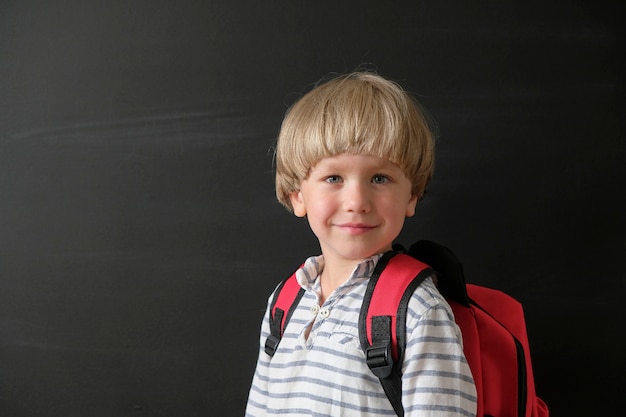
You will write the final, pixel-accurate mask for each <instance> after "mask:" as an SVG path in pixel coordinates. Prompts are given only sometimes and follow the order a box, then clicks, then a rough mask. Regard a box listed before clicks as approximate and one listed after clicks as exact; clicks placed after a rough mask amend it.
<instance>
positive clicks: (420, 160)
mask: <svg viewBox="0 0 626 417" xmlns="http://www.w3.org/2000/svg"><path fill="white" fill-rule="evenodd" d="M433 136H434V135H433V133H432V132H431V129H430V126H429V123H428V122H427V119H426V115H425V112H424V111H423V110H422V109H421V107H420V106H419V104H418V103H417V101H416V100H415V99H414V98H413V97H412V96H410V95H409V94H408V93H407V92H406V91H404V90H403V89H402V88H401V87H400V86H399V85H398V84H396V83H395V82H393V81H390V80H387V79H385V78H383V77H381V76H380V75H377V74H375V73H371V72H354V73H351V74H347V75H343V76H339V77H336V78H333V79H331V80H330V81H327V82H325V83H323V84H321V85H318V86H317V87H315V88H314V89H313V90H311V91H310V92H309V93H307V94H305V95H304V96H303V97H302V98H300V99H299V100H298V101H297V102H296V103H295V104H294V105H293V106H292V107H291V108H290V109H289V110H288V112H287V114H286V115H285V118H284V120H283V123H282V126H281V129H280V134H279V136H278V143H277V145H276V155H275V157H276V196H277V197H278V200H279V201H280V202H281V203H282V204H283V205H284V206H285V207H286V208H287V209H288V210H290V211H291V210H292V209H293V208H292V206H291V201H290V199H289V194H290V193H292V192H294V191H298V190H299V189H300V183H301V181H302V180H304V179H306V178H307V177H308V175H309V172H310V170H311V168H312V167H314V166H315V164H317V162H319V161H320V160H321V159H323V158H326V157H330V156H335V155H339V154H342V153H348V154H358V155H372V156H377V157H381V158H386V159H388V160H389V161H391V162H393V163H394V164H396V165H398V166H399V167H400V168H401V169H402V171H403V172H404V174H405V175H406V176H407V178H408V179H409V180H410V181H411V184H412V193H413V195H415V196H417V198H418V199H419V198H421V197H422V195H423V194H424V190H425V189H426V185H427V184H428V181H429V180H430V178H431V176H432V172H433V168H434V137H433Z"/></svg>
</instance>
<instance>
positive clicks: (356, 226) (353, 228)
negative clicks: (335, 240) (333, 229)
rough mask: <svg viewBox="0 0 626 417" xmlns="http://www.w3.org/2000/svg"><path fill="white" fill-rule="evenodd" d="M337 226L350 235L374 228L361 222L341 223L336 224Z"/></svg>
mask: <svg viewBox="0 0 626 417" xmlns="http://www.w3.org/2000/svg"><path fill="white" fill-rule="evenodd" d="M337 227H339V228H340V229H341V230H343V231H345V232H347V233H348V234H351V235H360V234H363V233H367V232H369V231H370V230H373V229H375V228H376V226H371V225H368V224H363V223H343V224H338V225H337Z"/></svg>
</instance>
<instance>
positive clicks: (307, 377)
mask: <svg viewBox="0 0 626 417" xmlns="http://www.w3.org/2000/svg"><path fill="white" fill-rule="evenodd" d="M380 256H381V255H374V256H373V257H371V258H368V259H366V260H365V261H363V262H362V263H360V264H359V265H358V266H357V267H356V268H355V270H354V271H353V272H352V274H351V275H350V278H349V279H348V280H347V281H346V282H344V283H343V284H342V285H341V286H340V287H338V288H337V289H336V290H335V291H334V292H333V293H332V294H331V295H330V296H329V297H328V299H327V300H326V301H325V302H324V304H323V305H322V306H320V305H319V296H320V280H319V275H320V273H321V271H322V269H323V267H324V259H323V257H322V256H318V257H311V258H309V259H308V260H307V261H306V262H305V264H304V266H303V267H302V268H301V269H299V270H298V271H297V272H296V278H297V280H298V283H299V284H300V285H301V286H302V287H303V288H304V289H305V290H306V292H305V294H304V296H303V297H302V299H301V301H300V303H299V305H298V307H297V309H296V310H295V311H294V313H293V316H292V317H291V320H290V321H289V323H288V325H287V327H286V328H285V332H284V335H283V338H282V340H281V342H280V344H279V346H278V349H277V351H276V353H275V354H274V356H273V357H270V356H268V355H267V354H266V353H265V351H264V346H265V340H266V339H267V337H268V336H269V334H270V332H269V319H268V314H269V305H268V311H266V313H265V317H264V319H263V324H262V326H261V338H260V341H261V343H260V353H259V358H258V362H257V367H256V371H255V374H254V377H253V380H252V387H251V388H250V394H249V398H248V404H247V408H246V416H247V417H265V416H282V417H296V416H316V417H321V416H329V417H330V416H332V417H350V416H361V417H362V416H394V415H395V412H394V410H393V407H392V406H391V403H390V402H389V400H388V399H387V397H386V396H385V393H384V391H383V389H382V386H381V384H380V381H379V380H378V378H377V377H376V376H374V374H373V373H372V371H370V369H369V368H368V366H367V364H366V362H365V354H364V353H363V350H362V349H361V345H360V342H359V335H358V320H359V312H360V309H361V303H362V301H363V296H364V294H365V290H366V287H367V284H368V281H369V277H370V276H371V274H372V272H373V270H374V267H375V265H376V262H378V260H379V259H380ZM270 300H271V297H270ZM309 328H310V333H309V335H308V337H307V336H306V334H307V329H309ZM406 334H407V346H406V351H405V359H404V362H403V364H402V403H403V405H404V410H405V416H406V417H415V416H429V417H444V416H445V417H450V416H455V417H456V416H466V417H471V416H475V414H476V388H475V386H474V381H473V378H472V374H471V372H470V369H469V367H468V365H467V362H466V360H465V356H464V355H463V348H462V342H461V334H460V331H459V329H458V327H457V325H456V323H455V322H454V318H453V315H452V311H451V309H450V306H449V305H448V304H447V302H446V301H445V300H444V298H443V297H442V296H441V294H440V293H439V291H438V290H437V288H436V287H435V285H434V284H433V281H432V279H431V278H428V279H426V280H425V281H424V282H423V283H422V284H421V285H420V286H419V287H418V288H417V289H416V290H415V292H414V294H413V296H412V298H411V300H410V302H409V309H408V313H407V320H406Z"/></svg>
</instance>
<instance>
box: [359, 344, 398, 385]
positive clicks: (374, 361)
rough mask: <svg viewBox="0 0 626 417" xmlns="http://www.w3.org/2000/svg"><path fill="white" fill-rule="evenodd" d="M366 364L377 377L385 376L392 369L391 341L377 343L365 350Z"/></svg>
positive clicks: (389, 373)
mask: <svg viewBox="0 0 626 417" xmlns="http://www.w3.org/2000/svg"><path fill="white" fill-rule="evenodd" d="M365 357H366V361H367V366H369V368H370V369H371V370H372V372H373V373H374V375H376V376H377V377H378V378H387V377H388V376H389V375H391V371H392V370H393V365H394V363H393V356H392V355H391V343H389V342H387V343H385V344H383V343H378V344H375V345H373V346H370V347H368V348H367V349H366V350H365Z"/></svg>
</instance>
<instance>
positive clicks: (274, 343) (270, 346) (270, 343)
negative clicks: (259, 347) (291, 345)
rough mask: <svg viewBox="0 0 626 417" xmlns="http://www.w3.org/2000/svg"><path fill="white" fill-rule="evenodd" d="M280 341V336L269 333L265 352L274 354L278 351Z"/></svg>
mask: <svg viewBox="0 0 626 417" xmlns="http://www.w3.org/2000/svg"><path fill="white" fill-rule="evenodd" d="M279 343H280V339H279V338H278V337H276V336H274V335H273V334H271V335H269V336H268V337H267V340H265V353H267V354H268V355H270V356H274V353H276V349H278V344H279Z"/></svg>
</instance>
